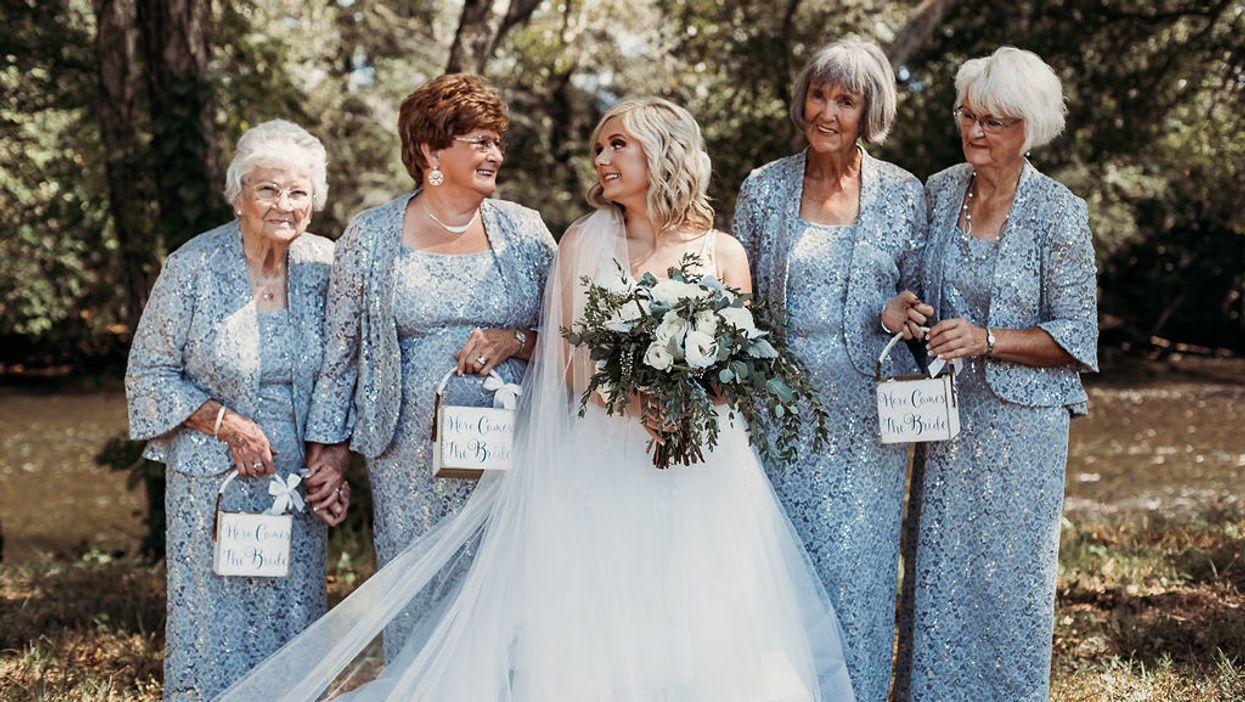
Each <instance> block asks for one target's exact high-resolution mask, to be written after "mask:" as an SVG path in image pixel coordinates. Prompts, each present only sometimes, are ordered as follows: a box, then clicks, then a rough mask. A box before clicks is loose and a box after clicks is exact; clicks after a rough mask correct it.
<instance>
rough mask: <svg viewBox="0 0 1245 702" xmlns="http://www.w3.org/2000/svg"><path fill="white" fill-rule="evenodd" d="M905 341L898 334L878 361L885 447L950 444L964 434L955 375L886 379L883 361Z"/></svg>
mask: <svg viewBox="0 0 1245 702" xmlns="http://www.w3.org/2000/svg"><path fill="white" fill-rule="evenodd" d="M900 338H902V335H901V334H896V335H895V336H894V337H893V338H892V339H891V340H890V343H888V344H887V345H886V348H885V349H883V350H882V355H881V356H880V357H879V358H878V364H877V372H876V389H877V403H878V434H879V435H880V437H881V441H882V443H884V444H899V443H908V442H921V441H946V440H947V439H951V438H954V437H955V436H956V435H958V434H959V433H960V410H959V406H958V404H957V401H956V400H957V398H956V392H955V373H954V370H953V367H952V368H948V369H947V370H946V371H945V372H944V373H943V374H942V375H937V376H935V377H929V376H926V375H906V376H891V377H885V378H884V377H882V361H883V360H884V359H885V358H886V356H887V354H889V353H890V350H891V348H892V347H894V345H895V344H896V343H897V342H898V341H899V339H900Z"/></svg>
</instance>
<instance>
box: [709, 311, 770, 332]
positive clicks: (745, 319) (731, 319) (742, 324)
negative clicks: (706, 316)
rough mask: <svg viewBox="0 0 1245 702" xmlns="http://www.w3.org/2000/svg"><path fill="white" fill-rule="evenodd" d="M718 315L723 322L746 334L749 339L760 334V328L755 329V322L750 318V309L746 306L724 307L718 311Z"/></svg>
mask: <svg viewBox="0 0 1245 702" xmlns="http://www.w3.org/2000/svg"><path fill="white" fill-rule="evenodd" d="M718 316H719V317H721V318H722V321H723V322H726V323H727V324H729V325H731V326H732V327H735V328H736V329H738V330H739V331H741V332H744V333H745V334H747V335H748V338H749V339H756V338H758V337H760V336H762V332H761V330H760V329H757V327H756V322H755V321H753V319H752V311H751V310H749V309H748V308H747V307H724V308H723V309H722V310H720V311H719V312H718Z"/></svg>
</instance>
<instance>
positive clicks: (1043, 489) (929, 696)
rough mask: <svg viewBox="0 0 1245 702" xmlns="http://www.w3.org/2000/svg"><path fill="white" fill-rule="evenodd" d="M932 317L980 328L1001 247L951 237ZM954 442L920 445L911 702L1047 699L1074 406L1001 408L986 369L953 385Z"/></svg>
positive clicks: (973, 369)
mask: <svg viewBox="0 0 1245 702" xmlns="http://www.w3.org/2000/svg"><path fill="white" fill-rule="evenodd" d="M956 234H957V236H956V237H955V240H954V242H953V243H951V245H949V246H947V247H946V250H945V265H944V268H943V270H944V271H945V273H944V276H945V277H944V278H943V289H942V302H941V305H940V309H939V310H938V318H939V319H951V318H953V317H963V318H964V319H967V320H968V321H970V322H972V323H973V324H976V325H981V326H984V325H986V324H987V323H988V322H987V314H988V313H989V309H990V297H991V293H990V290H991V281H992V279H993V278H994V271H995V265H996V259H997V255H998V244H997V242H993V241H982V240H979V239H976V238H973V237H970V236H968V235H967V234H964V233H963V232H962V231H957V232H956ZM956 383H957V391H958V394H959V399H960V402H959V407H960V422H961V425H960V434H959V436H958V437H956V438H955V439H954V440H952V441H946V442H937V443H931V444H928V445H926V447H925V450H926V462H925V474H924V479H923V483H924V484H923V489H921V490H917V491H915V492H914V496H913V499H920V500H921V505H920V515H921V516H920V532H919V538H918V543H917V558H916V569H917V570H916V590H915V621H914V627H913V629H914V634H913V637H914V641H913V662H912V681H911V686H912V687H911V697H910V699H912V700H923V701H929V702H955V701H956V700H963V701H964V702H969V701H972V702H977V701H979V700H998V701H1000V702H1002V701H1004V700H1006V702H1022V701H1025V700H1031V701H1033V702H1038V701H1040V700H1046V699H1047V697H1048V693H1049V679H1050V657H1051V637H1052V633H1053V625H1054V619H1053V617H1054V607H1053V604H1054V600H1055V578H1056V575H1057V574H1058V548H1059V516H1060V513H1061V510H1062V506H1063V485H1064V467H1065V464H1066V462H1067V457H1068V421H1069V417H1070V413H1069V410H1068V409H1067V408H1065V407H1060V406H1049V407H1027V406H1024V405H1020V404H1015V403H1011V402H1005V401H1002V400H1000V399H999V398H998V397H997V396H996V395H995V393H994V392H993V391H992V390H991V388H990V387H989V385H988V384H987V381H986V375H985V365H984V364H983V363H982V362H981V360H980V359H969V360H968V361H967V363H966V364H965V366H964V368H963V370H962V371H961V372H960V373H959V375H958V376H957V378H956Z"/></svg>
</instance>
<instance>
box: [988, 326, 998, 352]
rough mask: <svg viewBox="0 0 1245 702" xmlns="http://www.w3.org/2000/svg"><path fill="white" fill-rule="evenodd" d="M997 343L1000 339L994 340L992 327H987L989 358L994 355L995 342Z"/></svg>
mask: <svg viewBox="0 0 1245 702" xmlns="http://www.w3.org/2000/svg"><path fill="white" fill-rule="evenodd" d="M996 341H998V339H995V338H994V330H993V329H991V328H990V327H986V355H987V356H992V355H994V342H996Z"/></svg>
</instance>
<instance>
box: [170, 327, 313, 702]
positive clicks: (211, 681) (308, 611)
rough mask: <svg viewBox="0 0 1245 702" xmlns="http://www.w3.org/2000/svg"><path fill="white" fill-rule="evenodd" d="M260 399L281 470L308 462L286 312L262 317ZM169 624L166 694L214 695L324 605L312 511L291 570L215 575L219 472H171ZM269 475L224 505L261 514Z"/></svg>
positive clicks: (303, 519) (297, 526)
mask: <svg viewBox="0 0 1245 702" xmlns="http://www.w3.org/2000/svg"><path fill="white" fill-rule="evenodd" d="M256 316H257V320H258V323H259V342H260V343H259V355H260V358H259V399H258V402H257V404H256V408H257V410H256V412H255V413H254V415H253V416H252V419H254V420H255V421H256V422H257V423H258V424H259V426H260V428H261V429H263V431H264V434H265V436H267V437H268V440H269V442H271V444H272V447H273V448H274V449H275V450H276V452H277V454H278V455H277V456H276V457H275V463H276V469H277V475H278V476H281V477H282V479H284V478H285V477H286V476H288V475H290V474H291V473H297V472H298V471H299V470H300V469H301V468H302V467H303V442H302V440H301V439H300V438H299V434H298V430H297V422H296V419H295V409H294V398H293V385H292V383H293V368H294V360H293V359H294V354H295V335H294V332H293V328H292V326H291V324H290V314H289V311H288V310H282V311H280V312H275V313H265V312H260V313H257V315H256ZM166 475H167V484H166V492H165V509H166V510H167V514H168V533H167V554H168V623H167V627H166V632H165V639H166V640H165V657H164V698H165V699H166V700H210V699H212V698H213V697H215V696H216V695H217V694H218V693H220V692H221V691H223V690H224V689H225V688H226V687H228V686H229V685H230V684H231V683H233V682H234V681H235V680H237V679H238V678H240V677H242V675H243V674H245V673H246V672H247V671H248V670H250V669H251V668H252V667H254V666H255V665H256V664H257V663H259V662H260V661H262V660H264V659H265V658H267V657H268V656H269V655H271V654H272V653H273V652H274V651H276V650H277V649H278V648H280V647H281V646H282V645H284V644H285V642H286V641H288V640H290V639H291V638H293V637H294V636H295V635H296V634H298V633H299V632H300V631H302V630H303V629H305V628H306V627H307V625H309V624H311V623H312V622H313V621H315V620H316V619H317V618H319V617H320V615H322V614H323V613H324V610H325V582H324V573H325V557H326V556H325V554H326V540H327V533H328V531H327V528H326V527H325V525H324V523H323V522H321V521H320V520H319V519H316V518H315V516H314V515H313V514H312V512H311V510H310V509H306V510H304V511H303V512H302V513H295V514H294V534H293V538H292V540H291V546H290V574H289V576H287V577H284V578H246V577H222V576H219V575H216V574H215V573H213V572H212V549H213V543H212V523H213V515H214V513H215V503H216V493H217V490H218V489H219V487H220V484H221V481H222V479H223V477H224V476H223V474H221V475H211V476H193V475H189V474H187V473H184V472H181V471H177V470H172V469H170V470H169V471H167V473H166ZM271 480H272V478H271V477H264V478H250V479H247V478H237V479H235V480H234V481H233V483H231V484H230V485H229V488H228V489H227V490H226V493H225V499H224V501H223V503H222V507H224V508H225V509H229V510H246V511H249V512H262V511H263V510H265V509H267V508H268V507H270V506H271V505H272V496H271V495H269V494H268V483H269V482H270V481H271Z"/></svg>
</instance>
